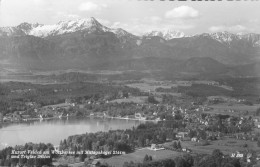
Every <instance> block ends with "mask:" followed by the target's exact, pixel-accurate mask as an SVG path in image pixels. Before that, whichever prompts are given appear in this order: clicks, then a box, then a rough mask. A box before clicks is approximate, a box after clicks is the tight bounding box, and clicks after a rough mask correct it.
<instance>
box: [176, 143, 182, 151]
mask: <svg viewBox="0 0 260 167" xmlns="http://www.w3.org/2000/svg"><path fill="white" fill-rule="evenodd" d="M177 148H178V149H181V148H182V147H181V142H180V141H178V144H177Z"/></svg>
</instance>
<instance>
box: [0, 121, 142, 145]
mask: <svg viewBox="0 0 260 167" xmlns="http://www.w3.org/2000/svg"><path fill="white" fill-rule="evenodd" d="M139 124H140V121H134V120H120V119H102V118H64V119H52V120H43V121H35V122H29V123H20V124H10V125H4V126H2V127H1V128H0V149H1V148H3V147H4V146H6V145H8V146H15V145H20V144H25V143H27V142H33V143H39V142H43V143H52V144H53V145H59V143H60V141H61V140H63V139H67V137H68V136H71V135H76V134H83V133H86V132H88V133H90V132H98V131H109V130H116V129H131V128H132V127H133V126H137V125H139Z"/></svg>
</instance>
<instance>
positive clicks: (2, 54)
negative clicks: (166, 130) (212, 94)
mask: <svg viewBox="0 0 260 167" xmlns="http://www.w3.org/2000/svg"><path fill="white" fill-rule="evenodd" d="M259 55H260V35H259V34H232V33H229V32H217V33H212V34H209V33H203V34H198V35H194V36H186V35H185V34H184V33H182V32H179V31H173V30H171V31H162V32H159V31H152V32H150V33H147V34H145V35H144V36H136V35H133V34H131V33H129V32H127V31H125V30H123V29H121V28H117V29H114V28H109V27H106V26H104V25H102V24H100V23H99V22H98V21H97V20H96V19H94V18H89V19H78V20H73V21H61V22H59V23H57V24H54V25H42V24H29V23H22V24H20V25H18V26H15V27H3V28H0V68H5V69H8V68H24V69H28V70H34V69H38V70H51V69H66V68H73V69H84V70H91V69H106V70H112V69H116V70H166V71H167V70H168V71H173V72H175V71H176V72H200V73H207V72H218V73H223V72H226V71H228V70H229V69H230V65H232V66H234V65H235V66H236V65H243V69H244V70H247V71H249V70H251V71H252V69H250V68H249V67H250V65H248V66H249V67H248V66H246V64H251V63H257V62H259V60H260V58H259V57H260V56H259ZM241 72H242V71H241V70H236V71H235V72H234V71H233V73H232V74H235V73H236V74H237V73H241ZM244 73H245V74H248V73H247V72H244Z"/></svg>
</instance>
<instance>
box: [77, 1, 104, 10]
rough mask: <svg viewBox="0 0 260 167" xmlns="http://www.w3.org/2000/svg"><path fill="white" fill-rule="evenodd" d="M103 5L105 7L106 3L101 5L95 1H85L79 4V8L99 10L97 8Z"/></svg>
mask: <svg viewBox="0 0 260 167" xmlns="http://www.w3.org/2000/svg"><path fill="white" fill-rule="evenodd" d="M102 7H104V4H102V5H100V6H99V5H97V4H95V3H93V2H84V3H82V4H80V5H79V10H80V11H97V10H100V9H101V8H102Z"/></svg>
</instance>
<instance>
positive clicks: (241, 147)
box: [181, 137, 260, 155]
mask: <svg viewBox="0 0 260 167" xmlns="http://www.w3.org/2000/svg"><path fill="white" fill-rule="evenodd" d="M245 144H247V147H245ZM181 145H182V147H183V148H186V147H187V148H189V149H191V150H192V152H193V153H202V154H211V153H212V151H213V150H215V149H220V150H221V151H222V152H223V153H224V154H228V155H230V154H231V153H233V152H236V151H245V150H247V149H248V150H250V149H253V150H255V151H257V152H259V151H260V147H257V143H256V142H254V141H249V140H237V139H234V138H228V137H225V138H224V139H223V140H216V141H211V142H210V145H206V146H200V145H199V144H198V143H197V142H192V141H183V142H181Z"/></svg>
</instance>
